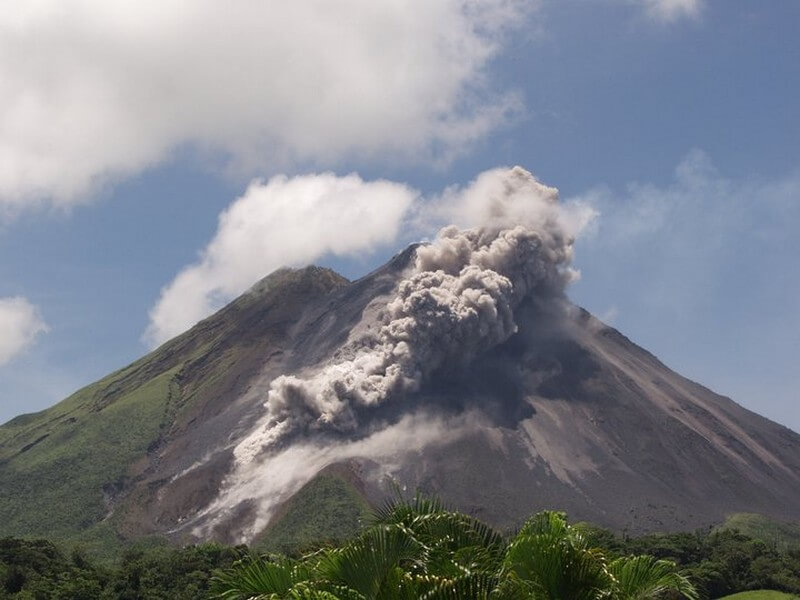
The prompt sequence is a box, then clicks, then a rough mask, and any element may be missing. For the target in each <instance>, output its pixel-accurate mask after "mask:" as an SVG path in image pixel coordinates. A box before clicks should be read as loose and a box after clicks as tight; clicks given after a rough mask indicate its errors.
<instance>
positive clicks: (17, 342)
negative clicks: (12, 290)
mask: <svg viewBox="0 0 800 600" xmlns="http://www.w3.org/2000/svg"><path fill="white" fill-rule="evenodd" d="M46 331H47V325H46V324H45V322H44V320H43V319H42V317H41V315H40V314H39V311H38V309H37V308H36V307H35V306H34V305H33V304H31V303H30V302H29V301H28V300H26V299H25V298H22V297H20V296H15V297H11V298H0V366H2V365H5V364H6V363H8V362H10V361H11V360H12V359H13V358H15V357H16V356H17V355H19V354H20V353H21V352H23V351H24V350H25V349H27V348H29V347H30V346H31V345H32V344H33V343H34V341H36V338H37V337H38V336H39V334H42V333H45V332H46Z"/></svg>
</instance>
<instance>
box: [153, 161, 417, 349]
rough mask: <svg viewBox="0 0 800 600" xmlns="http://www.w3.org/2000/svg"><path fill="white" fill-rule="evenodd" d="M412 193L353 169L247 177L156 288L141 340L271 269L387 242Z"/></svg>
mask: <svg viewBox="0 0 800 600" xmlns="http://www.w3.org/2000/svg"><path fill="white" fill-rule="evenodd" d="M416 196H417V192H415V191H414V190H412V189H411V188H409V187H407V186H405V185H402V184H399V183H392V182H389V181H382V180H378V181H370V182H365V181H363V180H362V179H361V178H360V177H358V176H357V175H347V176H344V177H337V176H336V175H333V174H331V173H323V174H319V175H305V176H299V177H293V178H291V179H290V178H287V177H285V176H276V177H273V178H272V179H270V180H269V181H267V182H261V181H256V182H253V183H252V184H251V185H250V187H249V188H248V189H247V191H246V192H245V194H244V195H243V196H242V197H241V198H239V199H237V200H236V201H235V202H233V204H231V206H229V207H228V208H227V209H226V210H225V212H223V213H222V214H221V215H220V217H219V227H218V228H217V232H216V234H215V236H214V238H213V239H212V240H211V242H210V243H209V244H208V246H207V247H206V248H205V250H203V252H202V255H201V258H200V261H199V262H198V263H197V264H194V265H190V266H189V267H187V268H185V269H184V270H183V271H181V272H180V273H179V274H178V275H177V276H176V277H175V279H174V280H173V281H172V282H171V283H170V284H169V285H167V286H166V287H165V288H164V289H163V290H162V292H161V297H160V299H159V300H158V302H157V303H156V305H155V306H154V307H153V308H152V309H151V311H150V325H149V326H148V328H147V331H146V332H145V334H144V340H145V342H146V343H148V344H149V345H151V346H157V345H159V344H161V343H162V342H164V341H166V340H168V339H170V338H171V337H173V336H175V335H177V334H179V333H182V332H183V331H185V330H186V329H188V328H189V327H191V326H192V325H194V324H195V323H197V322H198V321H199V320H200V319H202V318H204V317H207V316H208V315H209V314H211V313H212V312H214V310H216V309H218V308H221V307H222V306H223V305H224V304H226V303H227V302H229V301H230V300H232V299H233V298H235V297H236V296H237V295H239V294H241V293H242V292H243V291H245V290H246V289H247V288H248V287H249V286H251V285H252V284H253V283H254V282H256V281H258V280H259V279H260V278H261V277H263V276H264V275H265V274H266V273H269V272H271V271H273V270H275V269H277V268H279V267H283V266H302V265H305V264H307V263H309V262H312V261H314V260H316V259H318V258H320V257H321V256H324V255H326V254H334V255H339V256H342V255H348V254H353V253H358V252H367V251H370V250H372V249H374V248H375V247H377V246H379V245H381V244H386V243H391V242H392V241H394V239H395V237H396V235H397V231H398V228H399V227H400V224H401V222H402V219H403V217H404V215H405V214H406V212H407V211H408V209H409V207H410V206H411V204H412V203H413V201H414V199H415V198H416Z"/></svg>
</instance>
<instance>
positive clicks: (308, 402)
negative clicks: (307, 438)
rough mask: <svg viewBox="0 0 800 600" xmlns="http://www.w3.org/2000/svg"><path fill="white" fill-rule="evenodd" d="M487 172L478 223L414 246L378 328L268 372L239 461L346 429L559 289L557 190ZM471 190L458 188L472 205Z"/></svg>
mask: <svg viewBox="0 0 800 600" xmlns="http://www.w3.org/2000/svg"><path fill="white" fill-rule="evenodd" d="M489 173H490V174H491V178H490V179H489V180H488V181H489V182H490V184H489V185H486V182H484V185H482V184H481V181H480V180H479V181H478V182H476V185H475V186H474V188H476V189H479V190H481V191H482V192H483V193H484V194H486V195H485V196H483V197H481V198H480V199H479V200H478V203H479V205H480V207H481V210H480V211H478V212H480V213H481V214H480V218H481V220H482V221H483V223H482V224H481V225H480V226H478V227H474V228H470V229H464V230H462V229H459V228H457V227H455V226H448V227H445V228H444V229H442V230H441V231H440V232H439V235H438V236H437V238H436V239H435V240H434V242H433V243H431V244H429V245H427V246H422V247H420V248H418V249H417V252H416V261H415V264H414V265H413V267H412V268H411V269H410V271H409V273H408V274H407V277H406V278H405V279H404V280H403V281H402V282H400V284H399V285H398V287H397V290H396V296H395V297H394V299H392V300H391V301H389V302H388V305H387V306H386V309H385V311H383V313H382V317H381V321H380V323H379V327H377V328H372V329H371V331H377V333H373V334H365V335H364V336H363V337H361V338H360V339H357V340H354V341H352V342H350V347H349V348H347V349H346V355H347V356H349V357H350V358H348V359H346V360H341V359H340V360H339V361H337V362H333V363H331V364H328V365H326V366H324V367H322V368H321V369H320V370H319V371H318V372H317V373H315V374H313V375H311V376H309V377H306V378H301V377H297V376H281V377H279V378H277V379H275V380H274V381H273V382H272V384H271V388H270V390H269V392H268V395H267V399H266V403H265V407H266V410H267V413H266V415H265V417H264V418H263V419H262V420H261V422H260V423H259V425H258V427H257V428H256V429H255V431H254V432H253V433H252V434H250V435H249V436H248V437H247V438H246V439H244V440H243V441H242V442H241V443H240V444H239V445H238V446H237V447H236V449H235V455H236V458H237V460H238V462H239V464H247V463H249V462H250V461H251V460H252V459H253V458H254V457H255V456H257V455H258V454H259V453H260V452H261V451H262V450H263V449H265V448H267V449H269V448H276V447H278V446H279V445H280V444H281V442H283V441H285V440H286V439H288V438H289V437H291V436H295V435H298V434H302V433H306V432H313V431H333V432H345V433H346V432H352V431H355V430H356V429H357V428H358V426H359V424H360V423H359V417H360V415H362V414H363V413H364V412H365V411H368V410H369V409H370V408H374V407H378V406H381V405H384V404H386V403H388V402H392V401H398V400H401V399H402V398H403V397H404V396H405V395H407V394H409V393H412V392H415V391H418V390H419V389H420V387H421V386H422V384H423V383H424V382H425V381H426V380H427V378H428V377H430V376H431V374H432V373H434V372H435V371H437V370H439V369H442V368H444V367H449V366H459V365H466V364H467V363H469V362H470V361H472V360H473V359H474V358H475V357H476V356H477V354H478V353H480V352H482V351H485V350H487V349H489V348H491V347H493V346H496V345H498V344H501V343H502V342H504V341H506V340H507V339H508V338H509V337H510V336H512V335H513V334H514V333H515V332H516V331H517V324H516V322H515V319H514V311H515V309H516V308H517V307H518V306H519V305H520V303H521V302H523V300H525V299H526V298H527V297H529V296H531V295H536V296H537V297H538V296H542V297H544V296H548V297H553V296H554V297H561V295H562V293H563V291H564V288H565V286H566V285H567V283H569V282H570V281H571V280H572V279H574V278H575V276H576V273H575V272H574V271H573V270H572V269H570V267H569V263H570V261H571V258H572V244H573V233H574V232H573V231H572V227H571V226H570V222H569V219H568V218H565V216H564V213H563V212H562V211H561V209H560V207H559V205H558V192H557V191H556V190H555V189H553V188H549V187H546V186H544V185H542V184H540V183H539V182H538V181H536V179H535V178H534V177H533V176H532V175H531V174H530V173H528V172H527V171H525V170H524V169H521V168H519V167H516V168H514V169H511V170H503V171H493V172H489ZM473 200H474V199H473ZM473 200H471V199H470V197H469V196H468V195H465V196H464V197H463V202H464V209H465V210H466V211H468V212H469V211H471V212H472V213H475V212H476V211H475V202H474V201H473ZM452 209H453V206H450V211H451V212H452ZM445 212H447V211H445Z"/></svg>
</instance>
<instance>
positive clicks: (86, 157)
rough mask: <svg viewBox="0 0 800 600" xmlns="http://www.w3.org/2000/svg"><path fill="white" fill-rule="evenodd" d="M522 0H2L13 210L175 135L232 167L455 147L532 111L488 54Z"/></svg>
mask: <svg viewBox="0 0 800 600" xmlns="http://www.w3.org/2000/svg"><path fill="white" fill-rule="evenodd" d="M532 4H535V3H531V2H527V1H524V0H408V1H405V2H364V1H363V0H293V1H291V2H262V1H260V0H242V1H239V2H237V3H236V5H235V7H231V6H228V5H227V4H222V3H219V2H215V1H213V0H193V1H191V2H182V1H173V0H167V1H152V0H146V1H144V2H133V3H126V2H107V1H104V0H38V1H35V2H3V3H0V81H2V85H0V106H2V107H3V108H2V112H0V211H19V210H21V209H22V208H25V207H28V206H30V205H32V204H41V203H44V202H46V203H52V204H55V205H60V206H65V205H71V204H74V203H78V202H84V201H86V200H87V198H88V197H89V195H90V194H91V192H92V191H93V189H94V188H96V187H97V186H98V185H102V184H104V183H107V182H108V181H113V180H116V179H119V178H120V177H125V176H128V175H131V174H135V173H137V172H139V171H141V170H143V169H146V168H149V167H152V166H153V165H157V164H159V163H162V162H164V161H166V160H168V157H169V156H170V155H172V154H173V153H174V152H175V150H176V149H186V148H189V149H190V150H195V151H197V152H198V153H200V154H202V155H203V157H204V158H209V159H219V162H221V163H222V165H223V166H225V167H227V168H230V169H233V170H234V171H236V172H242V171H244V172H246V173H250V174H252V173H256V172H264V171H265V170H267V171H272V172H274V170H275V169H276V167H278V168H279V167H280V166H281V165H295V164H301V163H302V164H308V163H311V164H315V165H324V166H334V165H336V164H340V163H341V161H342V160H345V159H366V160H375V158H376V157H380V159H381V160H385V161H393V160H396V159H406V160H410V161H421V162H423V161H424V162H426V163H428V162H430V161H431V160H433V161H447V160H449V159H450V158H451V156H452V155H453V154H455V153H458V152H461V151H463V149H464V148H465V147H468V146H469V144H470V142H472V141H473V140H477V139H480V138H481V137H483V136H484V135H486V134H487V133H488V132H489V131H491V130H493V129H494V128H495V127H496V126H498V125H499V124H501V123H503V122H504V121H506V120H507V118H508V116H509V115H510V114H513V113H516V112H518V111H519V109H520V106H521V101H520V100H519V98H518V96H517V95H516V94H515V93H514V92H511V91H506V90H499V91H497V90H493V89H492V86H491V82H490V81H489V79H488V78H487V77H486V68H487V65H488V64H489V61H490V60H491V59H492V58H493V57H494V56H496V55H497V53H498V52H499V51H500V50H501V46H502V42H503V40H504V39H507V35H506V34H507V32H508V29H509V28H510V27H519V26H524V25H525V24H526V23H527V22H528V19H527V14H528V13H529V12H530V11H529V7H530V6H531V5H532Z"/></svg>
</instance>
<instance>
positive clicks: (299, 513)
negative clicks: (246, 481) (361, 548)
mask: <svg viewBox="0 0 800 600" xmlns="http://www.w3.org/2000/svg"><path fill="white" fill-rule="evenodd" d="M369 517H370V507H369V505H368V504H367V502H366V500H365V499H364V497H363V496H362V495H361V493H360V492H359V491H358V490H357V489H356V488H355V487H354V486H353V485H352V484H351V483H350V482H349V481H347V479H346V477H343V476H341V475H339V474H337V473H332V472H328V473H325V474H323V475H319V476H317V477H316V478H314V479H313V480H312V481H310V482H309V483H307V484H306V485H305V486H303V488H302V489H301V490H300V491H299V492H298V493H297V494H295V495H294V496H293V497H292V498H291V499H290V500H289V502H287V504H286V505H285V506H284V507H283V508H282V510H281V511H280V513H279V514H278V515H277V516H276V518H275V520H274V521H273V523H272V524H271V525H270V526H269V528H268V529H267V530H266V531H265V532H264V533H263V534H262V536H261V537H260V539H259V540H257V541H256V543H255V546H256V547H257V548H258V549H260V550H265V551H272V552H282V553H288V554H291V553H294V552H297V551H302V550H306V549H308V548H309V547H311V546H313V545H320V544H324V543H327V542H341V541H343V540H346V539H349V538H351V537H352V536H353V535H355V534H356V532H358V531H359V530H360V529H361V528H362V527H363V525H364V524H365V523H366V522H367V521H368V519H369Z"/></svg>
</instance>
